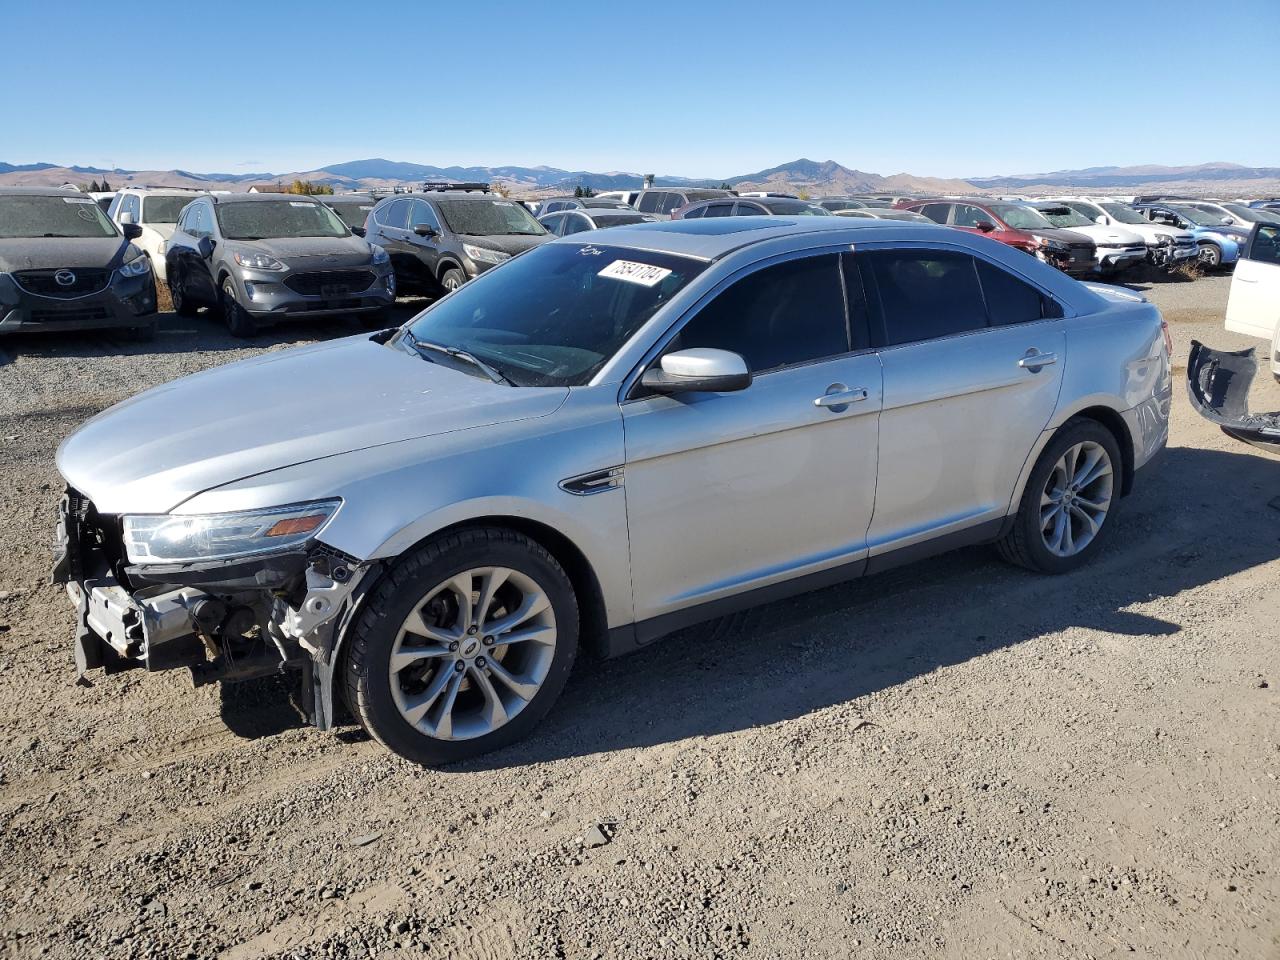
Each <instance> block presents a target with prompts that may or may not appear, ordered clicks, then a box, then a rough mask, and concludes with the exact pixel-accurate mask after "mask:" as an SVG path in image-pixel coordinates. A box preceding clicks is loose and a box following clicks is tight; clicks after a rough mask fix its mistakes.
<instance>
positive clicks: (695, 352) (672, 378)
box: [640, 347, 751, 394]
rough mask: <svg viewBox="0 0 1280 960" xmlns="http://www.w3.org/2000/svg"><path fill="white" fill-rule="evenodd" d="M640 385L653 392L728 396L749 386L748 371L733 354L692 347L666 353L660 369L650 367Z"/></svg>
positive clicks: (749, 375)
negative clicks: (709, 393) (727, 394)
mask: <svg viewBox="0 0 1280 960" xmlns="http://www.w3.org/2000/svg"><path fill="white" fill-rule="evenodd" d="M640 382H641V383H642V384H643V385H644V386H646V387H648V388H649V389H650V390H653V391H654V392H655V393H668V394H670V393H695V392H703V391H705V392H711V393H729V392H731V391H734V390H745V389H746V388H747V387H749V386H751V371H750V370H748V369H747V361H745V360H743V359H742V357H740V356H739V355H738V354H736V353H732V352H730V351H728V350H715V349H712V348H711V347H694V348H692V349H689V350H677V351H676V352H675V353H668V354H667V355H666V356H665V357H663V358H662V363H661V368H657V367H650V368H649V369H648V370H646V371H645V372H644V376H643V377H641V378H640Z"/></svg>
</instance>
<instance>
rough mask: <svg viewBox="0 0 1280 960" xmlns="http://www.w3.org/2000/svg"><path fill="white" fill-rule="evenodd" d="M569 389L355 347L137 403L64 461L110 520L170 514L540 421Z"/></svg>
mask: <svg viewBox="0 0 1280 960" xmlns="http://www.w3.org/2000/svg"><path fill="white" fill-rule="evenodd" d="M566 396H568V389H567V388H563V387H545V388H528V387H508V386H504V385H502V384H496V383H492V382H491V381H489V380H487V379H483V378H480V377H475V376H472V375H471V374H469V373H464V372H461V371H459V370H457V369H454V368H453V367H449V366H445V365H443V364H438V363H433V362H431V361H429V360H425V359H423V358H421V357H419V356H417V355H416V354H408V353H405V352H403V351H401V350H399V349H395V348H389V347H386V346H383V345H381V344H378V343H375V342H374V341H372V340H371V339H369V337H368V336H357V337H349V338H346V339H343V340H336V341H330V342H329V343H324V344H317V345H315V346H310V347H300V348H297V349H293V350H284V351H280V352H276V353H268V354H264V355H262V356H260V357H255V358H253V359H250V360H244V361H241V362H239V363H233V364H230V365H228V366H224V367H217V368H214V369H212V370H207V371H205V372H203V373H198V374H195V375H194V376H190V377H186V378H184V379H182V380H177V381H174V382H173V383H170V384H166V385H164V386H161V387H156V388H154V389H152V390H148V391H146V392H145V393H141V394H139V395H138V396H136V397H134V398H133V399H131V400H126V401H125V402H124V403H121V404H118V405H117V406H115V407H112V408H111V409H109V410H107V411H105V412H104V413H100V414H98V416H96V417H94V418H93V419H92V420H90V421H89V422H88V423H86V424H84V426H82V427H81V428H80V429H79V430H77V431H76V432H75V433H73V434H72V435H71V436H70V437H68V438H67V439H66V440H65V441H64V442H63V444H62V446H61V447H60V448H59V449H58V469H59V470H60V471H61V472H62V475H63V477H65V478H66V480H67V482H68V483H69V484H70V485H71V486H73V487H74V488H75V489H77V490H79V491H80V492H81V493H83V494H85V495H86V496H87V497H89V499H91V500H92V501H93V502H94V504H95V506H96V507H97V508H98V510H100V511H101V512H103V513H165V512H168V511H169V510H172V509H173V508H174V507H176V506H178V504H180V503H182V502H183V501H184V500H188V499H190V498H191V497H193V496H195V495H196V494H197V493H201V492H202V491H205V490H209V489H211V488H213V487H218V486H222V485H223V484H226V483H231V482H233V481H235V480H241V479H244V478H245V477H250V476H254V475H256V474H259V473H263V472H266V471H269V470H276V469H280V468H282V467H287V466H292V465H294V464H298V463H304V462H307V461H312V460H319V459H321V458H323V457H329V456H334V455H336V454H341V453H348V452H351V451H354V450H360V449H365V448H368V447H375V446H380V445H383V444H388V443H397V442H400V441H404V440H412V439H415V438H419V437H428V436H433V435H437V434H442V433H450V432H453V431H457V430H466V429H470V428H474V427H484V426H488V425H491V424H497V423H507V422H510V421H513V420H526V419H532V418H535V417H545V416H548V415H550V414H552V413H554V412H555V411H556V410H557V409H558V408H559V407H560V405H561V404H562V403H563V402H564V400H565V397H566Z"/></svg>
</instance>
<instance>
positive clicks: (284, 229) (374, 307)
mask: <svg viewBox="0 0 1280 960" xmlns="http://www.w3.org/2000/svg"><path fill="white" fill-rule="evenodd" d="M165 260H166V262H167V263H168V273H169V295H170V296H171V297H172V298H173V310H174V313H177V314H178V315H179V316H191V315H193V314H194V313H195V312H196V311H197V310H198V309H199V308H200V307H201V306H209V307H215V308H220V309H221V311H222V319H223V322H224V323H226V325H227V329H228V330H229V331H231V333H232V335H234V336H237V337H251V336H253V335H254V334H255V333H257V332H258V331H259V330H260V329H262V328H263V327H264V326H269V325H271V324H273V323H276V322H278V321H280V320H291V319H300V318H303V317H321V316H332V315H335V314H338V315H352V316H364V317H369V318H372V319H374V320H380V319H381V318H382V316H383V314H384V313H385V312H386V310H387V308H388V307H390V306H391V305H392V304H393V303H395V299H396V287H395V277H394V276H393V275H392V272H391V263H390V260H389V259H388V257H387V254H386V252H385V251H384V250H383V249H382V248H381V247H376V246H373V245H372V244H370V243H368V242H367V241H365V240H363V239H361V238H360V237H357V236H353V235H352V233H351V230H350V228H349V227H348V226H347V225H346V224H345V223H343V222H342V221H341V220H339V219H338V215H337V214H335V213H334V212H333V211H332V210H330V209H329V208H328V207H327V206H325V205H324V204H323V203H321V202H320V201H319V200H316V199H315V198H313V197H300V196H289V195H284V194H278V193H236V194H213V195H209V196H203V197H199V198H197V199H195V200H193V201H191V203H189V204H188V205H187V206H186V208H185V209H184V210H183V212H182V217H181V218H180V219H179V221H178V225H177V227H176V228H175V229H174V232H173V236H172V237H171V239H170V240H169V243H168V246H167V249H166V252H165Z"/></svg>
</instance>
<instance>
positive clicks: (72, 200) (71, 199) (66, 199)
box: [62, 197, 98, 205]
mask: <svg viewBox="0 0 1280 960" xmlns="http://www.w3.org/2000/svg"><path fill="white" fill-rule="evenodd" d="M62 202H63V203H91V204H94V205H96V204H97V202H98V201H97V200H92V199H90V198H88V197H63V198H62Z"/></svg>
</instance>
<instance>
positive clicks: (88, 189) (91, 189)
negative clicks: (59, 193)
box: [84, 180, 102, 193]
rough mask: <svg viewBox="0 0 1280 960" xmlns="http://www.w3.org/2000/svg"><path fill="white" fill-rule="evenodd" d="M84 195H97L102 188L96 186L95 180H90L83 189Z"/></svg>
mask: <svg viewBox="0 0 1280 960" xmlns="http://www.w3.org/2000/svg"><path fill="white" fill-rule="evenodd" d="M84 189H85V192H86V193H98V192H99V191H100V190H102V188H101V187H100V186H98V181H97V180H90V181H89V185H88V186H87V187H85V188H84Z"/></svg>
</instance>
